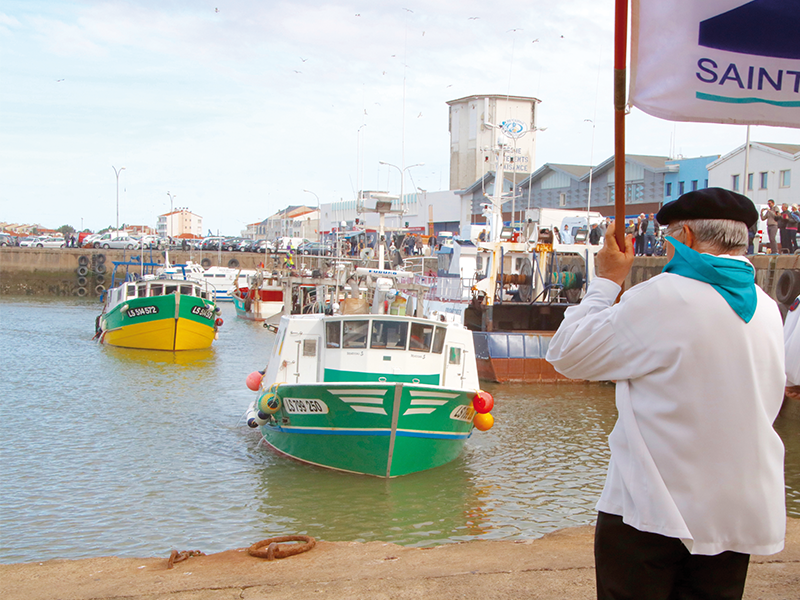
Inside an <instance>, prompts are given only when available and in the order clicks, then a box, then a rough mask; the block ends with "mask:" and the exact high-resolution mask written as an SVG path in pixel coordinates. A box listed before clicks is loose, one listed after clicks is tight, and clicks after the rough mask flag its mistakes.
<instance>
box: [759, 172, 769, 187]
mask: <svg viewBox="0 0 800 600" xmlns="http://www.w3.org/2000/svg"><path fill="white" fill-rule="evenodd" d="M758 175H759V186H758V187H759V189H762V190H765V189H767V183H768V177H767V176H768V175H769V173H767V171H761V173H759V174H758Z"/></svg>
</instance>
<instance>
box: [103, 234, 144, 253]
mask: <svg viewBox="0 0 800 600" xmlns="http://www.w3.org/2000/svg"><path fill="white" fill-rule="evenodd" d="M98 243H99V244H100V247H101V248H105V249H106V250H108V249H109V248H116V249H118V250H121V249H125V250H133V249H134V248H136V247H137V246H138V240H135V239H133V238H131V237H128V236H127V235H123V236H121V237H117V238H114V239H113V240H112V239H108V240H103V241H102V242H98ZM96 247H97V246H95V248H96Z"/></svg>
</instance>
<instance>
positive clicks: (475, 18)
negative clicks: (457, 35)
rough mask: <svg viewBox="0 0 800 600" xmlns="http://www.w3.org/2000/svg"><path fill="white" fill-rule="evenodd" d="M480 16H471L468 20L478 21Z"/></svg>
mask: <svg viewBox="0 0 800 600" xmlns="http://www.w3.org/2000/svg"><path fill="white" fill-rule="evenodd" d="M478 19H480V17H470V18H469V19H467V21H477V20H478Z"/></svg>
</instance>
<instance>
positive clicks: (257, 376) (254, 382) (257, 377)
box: [245, 371, 261, 392]
mask: <svg viewBox="0 0 800 600" xmlns="http://www.w3.org/2000/svg"><path fill="white" fill-rule="evenodd" d="M245 383H246V384H247V388H248V389H250V390H253V391H254V392H257V391H258V388H260V387H261V373H260V372H259V371H253V372H252V373H250V375H248V376H247V381H245Z"/></svg>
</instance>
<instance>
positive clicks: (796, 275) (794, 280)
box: [775, 270, 800, 304]
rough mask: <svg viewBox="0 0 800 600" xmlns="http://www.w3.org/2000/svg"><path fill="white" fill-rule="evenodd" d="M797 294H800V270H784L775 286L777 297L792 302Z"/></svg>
mask: <svg viewBox="0 0 800 600" xmlns="http://www.w3.org/2000/svg"><path fill="white" fill-rule="evenodd" d="M797 296H800V270H792V271H784V272H783V274H782V275H781V276H780V277H778V284H777V285H776V286H775V299H776V300H777V301H778V302H782V303H783V304H791V303H792V302H794V299H795V298H797Z"/></svg>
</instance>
